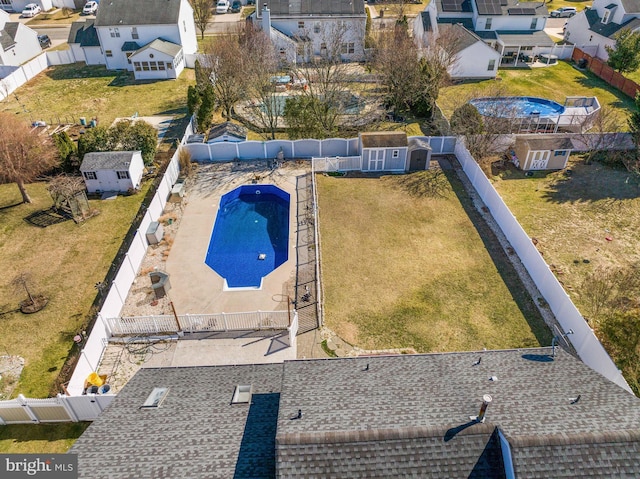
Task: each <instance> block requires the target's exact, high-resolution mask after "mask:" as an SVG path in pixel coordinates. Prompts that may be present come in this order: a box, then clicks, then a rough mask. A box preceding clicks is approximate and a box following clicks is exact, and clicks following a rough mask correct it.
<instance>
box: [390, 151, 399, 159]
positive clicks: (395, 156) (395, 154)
mask: <svg viewBox="0 0 640 479" xmlns="http://www.w3.org/2000/svg"><path fill="white" fill-rule="evenodd" d="M399 157H400V150H393V152H392V153H391V158H399Z"/></svg>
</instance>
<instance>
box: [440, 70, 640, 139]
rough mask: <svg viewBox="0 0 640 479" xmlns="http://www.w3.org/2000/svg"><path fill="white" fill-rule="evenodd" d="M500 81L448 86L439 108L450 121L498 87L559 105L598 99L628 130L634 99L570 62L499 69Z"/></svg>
mask: <svg viewBox="0 0 640 479" xmlns="http://www.w3.org/2000/svg"><path fill="white" fill-rule="evenodd" d="M498 78H500V81H498V82H496V81H495V80H484V81H480V82H468V83H461V84H459V85H453V86H449V87H446V88H444V89H442V91H441V93H440V97H439V99H438V105H440V108H442V110H443V112H444V114H445V115H446V116H447V117H448V118H449V117H451V114H452V113H453V110H454V109H455V108H457V107H458V106H460V105H461V104H462V102H464V101H468V100H469V99H471V98H473V97H476V96H482V95H483V94H494V93H495V89H496V88H497V87H500V88H501V89H503V90H504V92H503V93H504V94H505V95H509V96H535V97H541V98H548V99H551V100H555V101H557V102H559V103H560V104H563V103H564V101H565V98H566V97H568V96H579V95H583V96H596V97H597V98H598V101H599V102H600V104H601V105H608V106H609V107H611V108H612V109H614V110H615V111H616V112H617V116H618V119H619V120H620V122H621V128H622V129H624V130H626V129H627V128H628V127H627V122H626V119H627V116H628V115H629V112H630V111H631V110H632V109H633V108H634V104H633V100H632V99H631V98H629V97H627V96H626V95H625V94H623V93H622V92H621V91H619V90H616V89H615V88H613V87H611V86H609V85H608V84H607V83H605V82H604V81H602V80H600V79H599V78H598V77H596V76H595V75H594V74H592V73H590V72H586V71H581V70H578V69H576V68H574V67H573V66H572V65H571V64H570V63H568V62H564V61H562V62H559V63H558V65H556V66H552V67H545V68H532V69H507V70H505V69H500V70H499V71H498Z"/></svg>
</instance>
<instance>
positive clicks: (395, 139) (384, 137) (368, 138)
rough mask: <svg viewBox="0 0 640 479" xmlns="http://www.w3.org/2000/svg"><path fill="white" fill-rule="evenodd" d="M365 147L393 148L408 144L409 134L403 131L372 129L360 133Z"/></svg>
mask: <svg viewBox="0 0 640 479" xmlns="http://www.w3.org/2000/svg"><path fill="white" fill-rule="evenodd" d="M360 141H361V142H362V147H363V148H393V147H402V146H407V144H408V143H407V134H406V133H405V132H402V131H372V132H367V133H360Z"/></svg>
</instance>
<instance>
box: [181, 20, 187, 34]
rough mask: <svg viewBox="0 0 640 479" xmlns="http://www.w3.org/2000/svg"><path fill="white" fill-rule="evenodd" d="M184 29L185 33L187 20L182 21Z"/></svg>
mask: <svg viewBox="0 0 640 479" xmlns="http://www.w3.org/2000/svg"><path fill="white" fill-rule="evenodd" d="M182 28H183V29H184V31H185V32H186V31H187V22H186V21H185V20H182Z"/></svg>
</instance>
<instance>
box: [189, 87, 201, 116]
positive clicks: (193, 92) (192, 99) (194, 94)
mask: <svg viewBox="0 0 640 479" xmlns="http://www.w3.org/2000/svg"><path fill="white" fill-rule="evenodd" d="M201 103H202V97H201V96H200V92H199V91H198V88H197V87H195V86H193V85H189V88H188V89H187V109H188V110H189V115H193V114H195V113H196V112H197V111H198V108H200V104H201Z"/></svg>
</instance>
